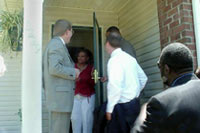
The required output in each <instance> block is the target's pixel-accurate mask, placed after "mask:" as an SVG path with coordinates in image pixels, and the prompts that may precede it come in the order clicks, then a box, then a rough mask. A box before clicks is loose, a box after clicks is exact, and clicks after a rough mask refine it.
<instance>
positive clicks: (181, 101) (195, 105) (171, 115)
mask: <svg viewBox="0 0 200 133" xmlns="http://www.w3.org/2000/svg"><path fill="white" fill-rule="evenodd" d="M199 85H200V80H190V81H189V82H187V83H186V84H183V85H180V86H177V87H173V88H170V89H168V90H166V91H164V92H162V93H160V94H158V95H156V96H153V97H152V98H151V100H155V101H156V100H157V99H159V103H161V106H162V108H161V109H163V110H162V113H161V112H159V113H158V112H157V113H158V114H157V115H163V119H157V121H156V125H157V126H156V127H155V128H154V129H153V132H155V133H157V132H158V133H165V132H167V133H200V126H199V125H200V104H199V101H200V97H199V94H200V86H199ZM155 101H154V103H153V104H154V105H153V106H154V107H157V105H156V104H158V102H155ZM151 106H152V105H151ZM147 110H148V109H147ZM154 114H156V112H154ZM146 132H148V131H146ZM151 132H152V131H151Z"/></svg>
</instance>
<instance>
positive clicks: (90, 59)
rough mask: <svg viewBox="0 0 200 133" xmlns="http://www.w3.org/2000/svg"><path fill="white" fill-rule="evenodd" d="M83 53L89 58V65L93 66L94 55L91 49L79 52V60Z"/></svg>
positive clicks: (83, 49)
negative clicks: (80, 54)
mask: <svg viewBox="0 0 200 133" xmlns="http://www.w3.org/2000/svg"><path fill="white" fill-rule="evenodd" d="M81 52H83V53H85V54H86V56H87V57H88V58H89V59H88V62H87V64H93V63H94V62H93V54H92V52H91V51H90V50H89V49H86V48H82V49H80V50H79V51H78V52H77V58H78V55H79V53H81Z"/></svg>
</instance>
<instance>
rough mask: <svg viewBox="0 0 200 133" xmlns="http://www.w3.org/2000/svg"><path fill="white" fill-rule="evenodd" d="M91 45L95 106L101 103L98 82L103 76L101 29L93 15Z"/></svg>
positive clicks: (101, 90)
mask: <svg viewBox="0 0 200 133" xmlns="http://www.w3.org/2000/svg"><path fill="white" fill-rule="evenodd" d="M93 45H94V68H95V69H94V73H93V78H94V81H95V91H96V106H98V105H100V104H101V103H103V84H102V83H101V82H100V81H99V79H100V77H102V75H103V67H102V40H101V28H100V27H99V24H98V21H97V19H96V16H95V12H94V13H93Z"/></svg>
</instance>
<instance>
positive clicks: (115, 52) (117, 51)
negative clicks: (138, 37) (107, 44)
mask: <svg viewBox="0 0 200 133" xmlns="http://www.w3.org/2000/svg"><path fill="white" fill-rule="evenodd" d="M121 51H122V49H121V48H116V49H115V50H114V51H113V52H112V53H111V57H113V56H115V55H116V54H117V53H119V52H121Z"/></svg>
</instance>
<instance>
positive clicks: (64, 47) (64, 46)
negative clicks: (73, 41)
mask: <svg viewBox="0 0 200 133" xmlns="http://www.w3.org/2000/svg"><path fill="white" fill-rule="evenodd" d="M55 39H58V40H60V42H61V44H62V46H63V49H64V50H65V52H66V54H67V56H68V58H69V59H70V62H71V63H72V65H74V61H73V60H72V58H71V56H70V54H69V51H68V49H67V46H66V44H65V45H63V42H62V40H61V39H60V38H59V37H55Z"/></svg>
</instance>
